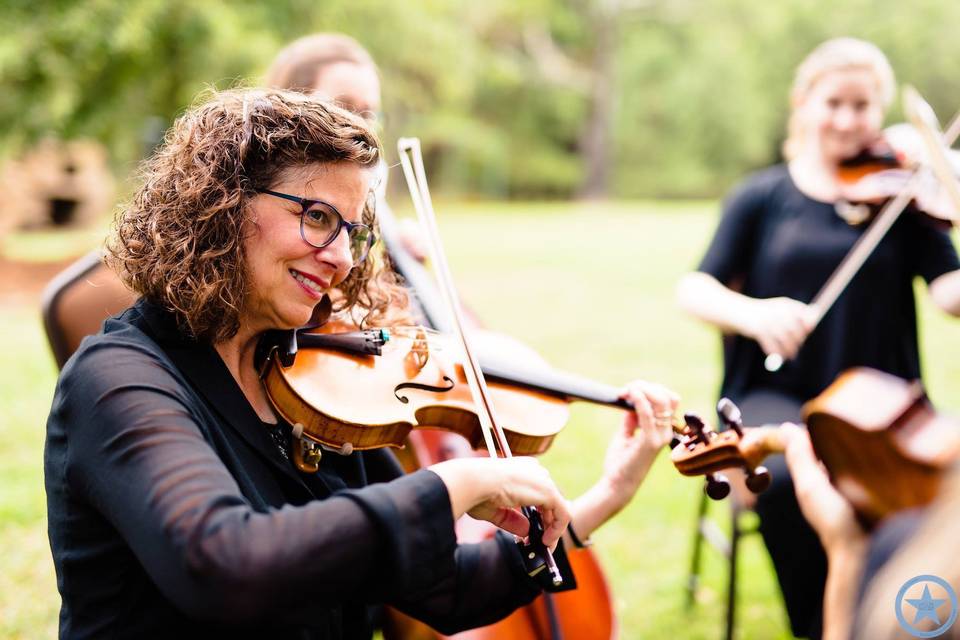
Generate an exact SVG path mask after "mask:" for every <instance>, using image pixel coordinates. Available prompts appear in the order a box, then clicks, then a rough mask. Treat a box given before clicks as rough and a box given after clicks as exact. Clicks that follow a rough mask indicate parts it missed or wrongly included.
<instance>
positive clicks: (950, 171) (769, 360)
mask: <svg viewBox="0 0 960 640" xmlns="http://www.w3.org/2000/svg"><path fill="white" fill-rule="evenodd" d="M903 110H904V113H905V114H906V115H907V118H908V120H909V121H910V123H911V124H912V125H913V127H914V128H915V129H916V131H917V132H918V134H919V137H920V140H921V141H922V146H923V150H924V152H925V153H924V155H925V159H924V160H925V162H924V164H922V165H920V166H917V167H915V168H914V172H913V174H912V175H911V177H910V179H909V181H908V182H907V184H906V186H905V187H904V188H903V189H902V190H901V191H900V193H898V194H897V195H896V196H895V197H893V198H892V199H890V200H889V201H887V203H886V204H885V205H884V206H883V208H882V209H881V210H880V212H879V213H878V214H877V216H876V218H875V219H874V221H873V222H872V223H871V224H870V227H869V229H867V231H866V232H865V233H864V234H863V235H862V236H860V238H859V239H858V240H857V242H856V244H855V245H854V246H853V248H852V249H851V250H850V253H848V254H847V256H846V257H845V258H844V259H843V261H842V262H841V263H840V265H839V266H838V267H837V269H836V270H835V271H834V272H833V274H832V275H831V276H830V278H829V279H828V280H827V282H826V283H825V284H824V285H823V287H822V288H821V289H820V291H818V292H817V294H816V295H815V296H814V297H813V300H811V302H810V308H811V309H812V310H813V323H812V327H811V328H810V332H813V330H814V329H815V328H816V326H817V325H818V324H819V323H820V321H821V320H822V319H823V317H824V316H825V315H826V314H827V312H828V311H829V310H830V308H831V307H832V306H833V303H834V302H836V301H837V298H839V297H840V295H841V294H842V293H843V292H844V290H845V289H846V288H847V285H849V284H850V281H851V280H853V277H854V276H855V275H856V274H857V273H858V272H859V271H860V268H861V267H862V266H863V264H864V263H865V262H866V261H867V258H869V257H870V254H871V253H873V250H874V249H876V247H877V245H879V244H880V242H881V241H882V240H883V238H884V236H885V235H886V234H887V231H889V230H890V228H891V227H892V226H893V224H894V223H895V222H896V221H897V219H898V218H899V217H900V214H901V213H902V212H903V210H904V209H905V208H906V207H907V205H908V204H909V203H910V201H911V200H912V199H913V194H914V189H915V188H916V187H917V186H918V185H919V184H920V182H921V180H923V179H924V172H923V171H922V169H925V168H929V170H930V171H931V172H932V173H933V175H934V176H935V177H936V179H937V181H938V182H939V184H940V185H942V188H944V189H945V190H946V192H947V194H948V195H949V197H950V201H951V203H952V204H953V208H954V214H956V213H957V212H960V184H958V181H957V172H956V167H955V160H953V159H952V156H954V155H955V152H952V151H950V149H949V147H950V146H951V145H952V144H953V143H954V141H955V140H956V139H957V138H958V137H960V113H958V114H957V115H956V116H954V118H953V120H952V121H951V123H950V125H949V126H948V127H947V130H946V132H945V133H941V131H940V124H939V122H938V121H937V117H936V115H935V114H934V112H933V109H932V108H931V107H930V105H929V104H928V103H927V102H926V101H925V100H924V99H923V98H922V97H921V96H920V94H919V93H918V92H917V91H916V89H914V88H913V87H910V86H907V87H905V88H904V91H903ZM892 163H899V161H898V160H897V159H895V158H887V159H886V160H881V161H879V162H873V163H866V164H864V163H857V162H854V163H853V165H854V166H853V167H852V169H851V176H850V177H851V178H862V177H863V176H864V175H866V174H867V173H871V172H876V171H882V170H885V169H889V168H890V167H891V166H893V164H892ZM858 165H859V166H860V168H859V169H858V168H857V167H858ZM926 213H928V214H929V213H930V212H926ZM947 219H949V220H950V221H951V222H957V219H956V217H955V216H954V217H950V218H947ZM763 364H764V368H765V369H766V370H767V371H770V372H771V373H773V372H776V371H779V370H780V369H781V367H783V365H784V358H783V355H781V354H779V353H771V354H768V355H767V356H766V358H765V359H764V363H763Z"/></svg>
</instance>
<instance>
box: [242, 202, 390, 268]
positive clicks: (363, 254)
mask: <svg viewBox="0 0 960 640" xmlns="http://www.w3.org/2000/svg"><path fill="white" fill-rule="evenodd" d="M257 191H258V192H260V193H265V194H267V195H268V196H274V197H275V198H283V199H284V200H290V201H291V202H296V203H297V204H299V205H300V206H301V207H302V209H301V210H300V237H301V238H303V241H304V242H306V243H307V244H309V245H310V246H311V247H315V248H317V249H322V248H324V247H326V246H327V245H329V244H331V243H332V242H333V241H334V240H336V239H337V236H339V235H340V231H342V230H343V229H346V230H347V237H348V238H349V239H350V255H351V256H353V262H354V264H360V263H361V262H363V261H364V260H366V258H367V254H368V253H370V247H372V246H373V243H374V242H376V239H377V238H376V236H375V235H374V233H373V229H371V228H370V227H368V226H367V225H365V224H360V223H354V222H348V221H346V220H344V219H343V216H342V215H341V214H340V212H339V211H337V208H336V207H335V206H333V205H332V204H330V203H329V202H324V201H323V200H310V199H309V198H302V197H300V196H292V195H290V194H288V193H280V192H279V191H271V190H270V189H257ZM371 197H373V196H372V195H371ZM368 206H369V204H368Z"/></svg>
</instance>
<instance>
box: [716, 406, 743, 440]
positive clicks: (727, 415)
mask: <svg viewBox="0 0 960 640" xmlns="http://www.w3.org/2000/svg"><path fill="white" fill-rule="evenodd" d="M717 415H719V416H720V419H721V420H723V424H724V425H726V427H727V428H728V429H733V430H734V431H736V432H737V435H738V436H742V435H743V417H742V415H741V414H740V407H738V406H737V405H736V404H734V403H733V400H731V399H730V398H720V401H719V402H718V403H717Z"/></svg>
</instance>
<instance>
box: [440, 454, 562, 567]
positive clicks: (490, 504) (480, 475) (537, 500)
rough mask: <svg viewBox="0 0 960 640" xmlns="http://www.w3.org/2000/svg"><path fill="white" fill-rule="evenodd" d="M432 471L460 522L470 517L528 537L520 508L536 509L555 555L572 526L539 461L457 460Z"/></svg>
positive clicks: (528, 527) (448, 461)
mask: <svg viewBox="0 0 960 640" xmlns="http://www.w3.org/2000/svg"><path fill="white" fill-rule="evenodd" d="M428 468H429V469H430V471H433V472H434V473H436V474H437V475H438V476H440V479H441V480H443V482H444V484H445V485H446V486H447V492H448V493H449V494H450V504H451V508H452V509H453V517H454V519H455V520H456V519H457V518H459V517H460V516H461V515H463V514H464V513H467V514H469V515H470V516H472V517H474V518H477V519H480V520H487V521H488V522H491V523H493V524H494V525H496V526H498V527H500V528H501V529H504V530H505V531H509V532H510V533H512V534H514V535H518V536H526V535H527V534H528V533H529V532H530V524H529V522H527V519H526V518H525V517H524V516H523V514H522V513H520V507H523V506H533V507H537V509H538V510H539V511H540V516H541V518H542V519H543V529H544V532H543V543H544V544H545V545H546V546H547V547H549V548H551V549H553V548H554V547H556V544H557V541H558V540H559V539H560V536H561V535H563V532H564V531H565V530H566V528H567V524H568V523H569V522H570V510H569V506H568V504H567V501H566V499H564V497H563V496H562V495H561V494H560V491H559V489H557V486H556V485H555V484H554V483H553V479H551V477H550V472H549V471H547V470H546V468H544V467H543V465H541V464H540V463H539V462H538V461H537V460H536V459H534V458H528V457H514V458H455V459H453V460H446V461H444V462H440V463H437V464H435V465H432V466H430V467H428Z"/></svg>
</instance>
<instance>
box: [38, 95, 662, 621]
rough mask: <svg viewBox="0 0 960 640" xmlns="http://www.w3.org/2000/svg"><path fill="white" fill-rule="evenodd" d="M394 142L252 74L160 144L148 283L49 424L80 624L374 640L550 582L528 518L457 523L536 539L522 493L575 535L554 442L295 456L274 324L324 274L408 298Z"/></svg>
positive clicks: (354, 300)
mask: <svg viewBox="0 0 960 640" xmlns="http://www.w3.org/2000/svg"><path fill="white" fill-rule="evenodd" d="M378 159H379V147H378V142H377V139H376V136H375V135H374V134H373V133H372V131H371V130H370V129H369V128H368V126H367V124H366V123H365V122H364V121H363V120H362V119H360V118H358V117H356V116H353V115H351V114H349V113H348V112H346V111H343V110H341V109H339V108H337V107H332V106H329V105H325V104H324V103H322V102H319V101H316V100H313V99H310V98H307V97H304V96H301V95H298V94H294V93H288V92H284V91H273V90H236V91H230V92H224V93H220V94H215V95H213V96H212V97H211V98H210V99H209V100H208V101H207V102H205V103H204V104H201V105H199V106H197V107H195V108H193V109H192V110H190V111H188V112H187V113H186V115H184V116H183V117H182V118H180V119H179V120H178V121H177V123H176V124H175V125H174V127H173V128H172V130H171V131H170V133H169V134H168V135H167V138H166V141H165V143H164V145H163V146H162V147H161V148H160V149H159V150H158V151H157V153H156V154H155V155H154V157H153V158H152V159H151V160H150V161H149V162H148V163H147V164H146V166H145V169H144V176H143V186H142V187H141V188H140V190H139V192H138V193H137V194H136V195H135V197H134V198H133V201H132V203H131V204H130V205H129V206H128V207H127V208H126V209H125V210H124V211H123V212H122V213H121V214H120V216H119V219H118V222H117V228H116V233H115V235H114V237H113V238H112V240H111V242H110V244H109V247H108V249H109V253H108V261H109V262H110V263H111V264H112V266H113V267H114V268H115V269H116V270H117V272H118V273H119V274H120V276H121V277H122V278H123V279H124V281H125V282H126V283H127V284H128V285H129V286H130V287H131V288H132V289H134V290H135V291H136V292H138V293H139V294H141V296H142V297H141V299H140V300H139V301H138V302H137V303H136V304H135V305H134V306H133V307H131V308H130V309H128V310H127V311H126V312H124V313H123V314H121V315H120V316H118V317H116V318H114V319H111V320H109V321H108V322H107V323H106V324H105V326H104V329H103V331H102V332H101V333H100V334H98V335H96V336H93V337H90V338H87V339H86V340H85V341H84V342H83V344H82V345H81V347H80V349H79V350H78V351H77V353H76V354H74V356H73V357H72V358H71V359H70V361H69V362H68V363H67V365H66V366H65V367H64V369H63V372H62V374H61V377H60V380H59V382H58V385H57V390H56V394H55V397H54V401H53V407H52V410H51V413H50V417H49V420H48V424H47V442H46V451H45V478H46V490H47V497H48V517H49V533H50V543H51V548H52V550H53V557H54V564H55V567H56V571H57V583H58V588H59V590H60V593H61V596H62V599H63V605H62V609H61V613H60V635H61V637H66V638H80V637H98V638H99V637H134V636H135V637H160V636H163V637H193V636H195V635H200V634H203V635H205V636H209V635H211V634H212V635H214V636H219V635H225V634H227V633H229V634H230V635H231V636H233V637H258V638H260V637H271V638H276V637H296V638H362V637H369V636H370V627H369V621H368V615H367V606H368V605H369V604H370V603H378V602H388V603H390V604H392V605H394V606H396V607H398V608H400V609H402V610H404V611H407V612H408V613H410V614H411V615H413V616H415V617H417V618H421V619H423V620H425V621H427V622H429V623H430V624H432V625H433V626H435V627H437V628H439V629H442V630H444V631H448V632H450V631H455V630H458V629H463V628H467V627H471V626H476V625H480V624H485V623H488V622H490V621H492V620H495V619H498V618H500V617H502V616H504V615H506V614H507V613H509V612H510V611H511V610H513V609H514V608H516V607H517V606H520V605H522V604H525V603H527V602H529V601H530V600H531V599H532V598H533V597H535V596H536V595H537V594H538V593H539V592H540V591H541V586H540V585H539V584H538V582H537V581H536V580H535V579H533V578H530V577H528V576H527V574H526V573H525V572H524V570H523V566H524V565H523V561H522V558H521V557H520V554H519V552H518V549H517V546H516V545H515V544H514V542H513V539H512V537H511V536H506V535H502V536H499V537H498V538H495V539H493V540H490V541H488V542H486V543H483V544H479V545H457V543H456V540H455V536H454V530H453V522H454V520H455V519H456V518H457V517H459V516H460V515H461V514H463V513H470V514H471V515H474V516H475V517H480V518H485V519H489V520H491V521H493V522H495V523H496V524H497V525H499V526H501V527H502V528H504V529H506V530H508V531H510V532H511V533H513V534H516V535H521V536H522V535H525V534H526V533H527V524H526V521H525V520H524V519H522V517H521V516H520V515H519V513H517V512H516V511H515V510H514V507H516V506H517V505H521V504H527V505H535V506H538V507H540V508H541V510H542V513H543V516H544V521H545V534H544V542H545V543H546V544H548V545H555V544H556V543H557V541H558V540H559V538H560V536H561V534H562V533H563V530H564V528H565V526H566V523H567V521H568V520H569V513H568V506H567V503H566V501H565V500H564V499H563V497H562V496H561V495H560V493H559V492H558V491H557V489H556V487H555V486H554V484H553V482H552V481H551V479H550V477H549V475H548V474H547V472H546V471H545V470H544V469H543V468H542V467H541V466H540V465H539V464H538V463H537V462H536V461H534V460H532V459H524V458H514V459H510V460H497V459H485V458H481V459H477V458H470V459H458V460H451V461H448V462H444V463H440V464H437V465H434V466H432V467H430V468H429V469H426V470H423V471H420V472H417V473H414V474H410V475H406V476H401V474H400V470H399V469H398V468H396V466H395V464H394V463H392V459H391V458H389V457H388V456H386V455H383V452H378V451H372V452H362V453H360V452H354V453H352V454H350V455H346V456H339V455H326V456H323V457H322V460H321V464H320V469H319V471H318V472H316V473H314V474H305V473H301V472H299V471H297V470H296V467H295V466H294V465H293V464H292V463H291V461H290V460H289V459H288V457H287V451H288V449H289V442H290V438H291V433H290V431H291V427H290V425H288V424H285V423H284V421H283V420H282V419H280V418H278V416H277V415H276V414H275V413H274V411H273V409H272V407H271V404H270V402H269V400H268V399H267V397H266V395H265V392H264V390H263V388H262V386H261V382H260V380H259V378H258V375H257V372H256V370H255V368H254V352H255V349H256V346H257V343H258V341H259V339H260V337H261V336H262V335H263V334H264V332H266V331H268V330H271V329H294V328H297V327H300V326H303V325H304V324H306V323H307V322H308V321H309V319H310V318H311V315H312V312H313V310H314V307H315V306H316V305H317V303H318V301H319V300H321V298H322V296H323V295H324V294H326V293H330V294H332V296H333V297H334V298H335V299H336V300H337V305H338V308H339V309H341V310H342V311H344V312H349V313H352V314H353V315H354V317H356V318H358V319H359V318H365V319H367V320H368V321H371V322H372V321H375V320H378V319H379V318H381V317H382V316H383V314H384V313H385V311H386V310H387V309H388V308H389V307H390V306H391V305H394V306H396V303H397V301H398V300H399V301H402V296H403V292H402V290H400V289H399V288H398V287H397V285H396V284H395V282H393V280H392V278H391V277H390V276H389V274H386V273H378V272H377V270H376V269H377V267H376V265H377V264H378V263H379V261H377V260H366V258H367V253H368V251H369V250H370V248H371V244H372V240H373V236H372V233H371V227H372V225H373V224H374V212H373V211H371V210H370V208H369V206H367V204H366V203H368V202H369V201H370V199H369V198H368V195H369V192H370V188H371V180H372V176H373V173H374V169H375V167H376V165H377V162H378ZM631 389H632V390H631V391H629V392H628V395H629V396H630V397H631V398H632V399H633V400H635V401H636V402H637V404H638V405H640V406H643V407H645V408H646V411H645V412H644V411H641V412H639V414H638V416H637V421H636V422H637V423H638V424H641V425H643V428H641V429H639V430H638V432H642V433H643V434H644V436H645V437H641V438H637V439H635V440H636V444H634V445H633V446H638V447H644V448H648V449H649V450H650V451H651V452H652V453H653V454H655V452H656V450H657V449H658V448H660V447H661V446H662V441H663V440H664V439H665V438H666V435H665V434H663V433H662V432H661V430H658V429H655V428H654V425H653V424H651V423H650V417H651V415H649V414H651V411H654V410H655V411H658V412H659V411H672V409H673V405H674V404H675V399H674V398H672V397H666V396H665V395H664V394H663V393H659V392H658V391H657V390H651V389H649V388H641V387H638V386H632V387H631ZM357 391H358V397H360V396H362V389H358V390H357ZM647 427H649V428H647ZM651 459H652V456H651ZM562 555H563V554H562V546H561V547H558V557H559V558H560V559H561V560H562Z"/></svg>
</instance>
